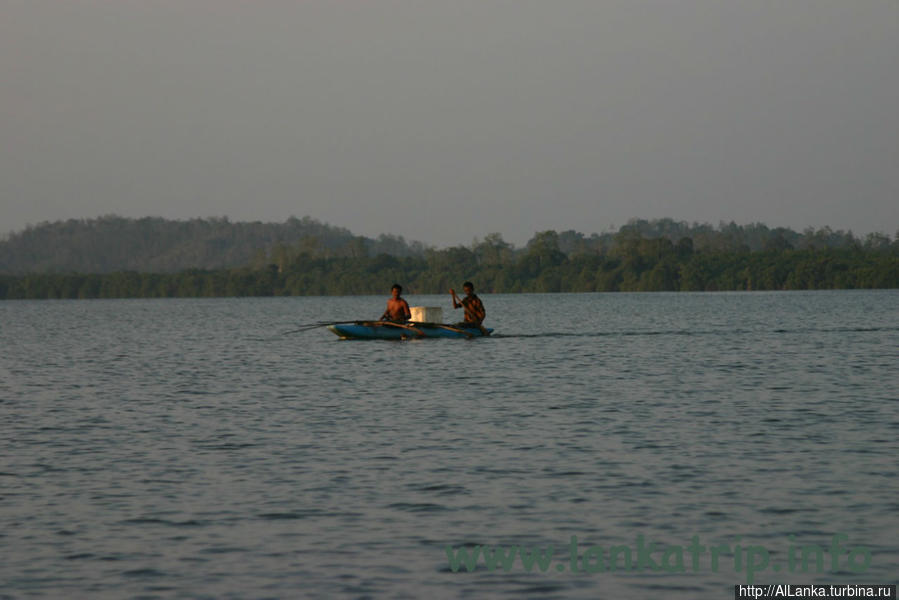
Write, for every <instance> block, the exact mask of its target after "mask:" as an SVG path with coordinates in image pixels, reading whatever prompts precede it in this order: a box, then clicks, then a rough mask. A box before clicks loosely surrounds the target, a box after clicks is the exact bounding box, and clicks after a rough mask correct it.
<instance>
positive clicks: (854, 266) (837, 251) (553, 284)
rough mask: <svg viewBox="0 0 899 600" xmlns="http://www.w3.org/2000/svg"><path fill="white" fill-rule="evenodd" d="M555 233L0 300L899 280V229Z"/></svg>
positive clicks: (93, 280)
mask: <svg viewBox="0 0 899 600" xmlns="http://www.w3.org/2000/svg"><path fill="white" fill-rule="evenodd" d="M563 239H564V236H563V235H562V234H559V233H557V232H555V231H544V232H541V233H538V234H537V235H535V236H534V238H533V239H532V240H531V241H530V242H529V243H528V246H527V248H525V249H522V250H520V251H516V250H515V249H514V248H513V247H512V246H511V244H508V243H506V242H505V241H503V239H502V238H501V237H500V236H499V235H498V234H492V235H490V236H488V237H487V238H486V239H484V240H482V241H478V242H476V243H474V244H472V245H471V246H470V247H463V246H458V247H453V248H447V249H443V250H435V249H426V250H424V251H423V252H422V253H421V255H416V256H406V257H399V256H391V255H388V254H380V255H377V256H368V255H363V254H360V255H359V256H324V255H321V254H316V253H314V252H310V251H309V250H308V249H305V248H303V247H302V245H300V246H294V247H290V246H284V245H278V246H275V247H273V248H272V250H271V252H269V253H268V254H266V255H265V256H264V259H263V260H261V261H260V262H259V264H257V265H255V266H248V267H241V268H234V269H218V270H199V269H192V270H186V271H182V272H179V273H173V274H163V273H138V272H117V273H110V274H31V275H26V276H18V277H15V276H2V277H0V298H7V299H14V298H130V297H176V296H177V297H211V296H288V295H350V294H386V293H388V290H389V288H390V285H391V284H392V283H394V282H399V283H401V284H402V285H403V286H404V287H405V288H406V292H407V293H408V294H433V293H444V292H446V290H447V289H448V288H449V287H459V286H460V285H461V283H462V282H463V281H465V280H469V279H470V280H472V281H473V282H475V285H476V287H477V289H478V291H479V292H495V293H515V292H595V291H599V292H614V291H715V290H810V289H811V290H814V289H854V288H899V239H897V240H895V241H892V240H890V239H889V237H886V240H885V241H884V240H883V239H879V238H878V239H871V240H867V241H866V242H864V243H855V244H852V245H846V246H841V247H827V246H826V245H823V246H822V247H820V248H817V247H807V248H800V249H797V248H793V247H792V244H791V243H790V242H789V241H788V240H786V239H780V240H779V241H777V242H776V243H768V244H766V245H765V247H764V248H763V249H760V250H757V251H752V250H750V249H749V247H747V246H746V245H740V246H739V247H737V248H732V247H731V248H723V249H711V248H708V247H707V248H705V249H703V250H699V249H697V248H696V244H695V241H694V240H693V239H692V238H690V237H682V238H680V239H678V240H677V241H676V242H672V241H671V240H670V239H669V238H668V237H665V236H662V237H655V238H649V237H644V236H642V235H640V234H639V233H638V232H637V231H635V230H633V229H625V230H622V231H619V233H618V234H616V235H615V236H614V239H613V243H612V244H610V246H609V247H608V249H600V250H587V251H577V250H574V251H570V252H569V253H566V252H564V251H563V249H562V242H563Z"/></svg>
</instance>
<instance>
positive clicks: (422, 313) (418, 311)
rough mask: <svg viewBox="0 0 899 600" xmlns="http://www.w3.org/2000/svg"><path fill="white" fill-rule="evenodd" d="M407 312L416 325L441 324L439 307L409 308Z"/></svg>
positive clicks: (441, 311)
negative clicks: (410, 314)
mask: <svg viewBox="0 0 899 600" xmlns="http://www.w3.org/2000/svg"><path fill="white" fill-rule="evenodd" d="M409 312H411V313H412V320H413V321H415V322H416V323H443V309H442V308H441V307H439V306H411V307H409Z"/></svg>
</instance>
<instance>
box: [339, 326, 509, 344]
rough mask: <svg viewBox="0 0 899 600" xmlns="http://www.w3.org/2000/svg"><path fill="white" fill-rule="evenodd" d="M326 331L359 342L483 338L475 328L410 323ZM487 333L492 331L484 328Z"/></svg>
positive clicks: (342, 327)
mask: <svg viewBox="0 0 899 600" xmlns="http://www.w3.org/2000/svg"><path fill="white" fill-rule="evenodd" d="M328 330H329V331H330V332H331V333H333V334H335V335H337V336H340V337H341V338H343V339H361V340H404V339H414V338H456V339H468V338H473V337H483V336H484V334H483V333H482V332H481V330H480V329H477V328H475V327H456V326H455V325H437V324H433V323H410V324H408V325H406V326H405V327H396V326H393V325H383V324H378V323H364V324H363V323H357V324H349V325H343V324H338V325H328ZM486 330H487V333H488V334H489V333H492V332H493V330H492V329H490V328H486Z"/></svg>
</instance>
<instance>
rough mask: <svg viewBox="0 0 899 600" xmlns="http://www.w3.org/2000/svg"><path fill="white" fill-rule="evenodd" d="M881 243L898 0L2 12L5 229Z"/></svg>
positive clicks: (892, 217)
mask: <svg viewBox="0 0 899 600" xmlns="http://www.w3.org/2000/svg"><path fill="white" fill-rule="evenodd" d="M111 212H114V213H118V214H122V215H126V216H145V215H160V216H164V217H170V218H187V217H195V216H220V215H227V216H229V217H231V218H232V219H235V220H262V221H282V220H284V219H286V218H287V217H288V216H290V215H296V216H300V217H301V216H304V215H309V216H312V217H314V218H317V219H321V220H324V221H327V222H330V223H332V224H334V225H340V226H344V227H348V228H350V229H352V230H353V231H354V232H356V233H360V234H365V235H370V236H371V235H377V234H379V233H382V232H391V233H396V234H401V235H404V236H406V237H407V238H410V239H420V240H423V241H425V242H430V243H435V244H438V245H445V244H452V243H468V242H470V241H471V239H472V238H473V237H474V236H483V235H485V234H487V233H489V232H492V231H499V232H501V233H502V234H503V235H504V236H505V237H506V239H507V240H510V241H513V242H516V243H518V244H520V243H523V242H524V241H525V240H527V239H528V238H529V237H530V236H531V234H532V233H533V232H534V231H535V230H542V229H559V230H562V229H576V230H579V231H583V232H585V233H590V232H593V231H603V230H606V229H608V228H609V226H610V225H615V226H620V225H622V224H623V223H624V222H626V221H627V219H629V218H631V217H643V218H656V217H665V216H669V217H673V218H675V219H684V220H688V221H693V220H698V221H710V222H712V223H717V222H718V221H719V220H726V221H730V220H734V221H736V222H738V223H746V222H752V221H763V222H765V223H768V224H769V225H786V226H791V227H794V228H803V227H805V226H815V227H818V226H823V225H831V226H833V227H835V228H845V229H848V228H851V229H852V230H854V231H855V232H856V233H865V232H869V231H872V230H880V231H885V232H888V233H894V232H895V231H896V229H897V227H899V0H739V1H738V0H709V1H702V0H665V1H663V0H656V1H640V0H619V1H601V0H594V1H583V2H581V1H564V0H562V1H549V0H539V1H528V0H511V1H496V0H471V1H466V0H439V1H437V0H433V1H411V0H410V1H394V0H389V1H387V0H366V1H364V2H363V1H358V2H350V1H346V0H319V1H308V0H294V1H290V2H287V1H265V0H260V1H250V0H246V1H241V2H238V1H236V0H192V1H191V0H140V1H137V0H103V1H87V0H84V1H81V0H0V231H3V232H5V231H8V230H11V229H20V228H22V227H23V226H25V225H26V224H27V223H36V222H39V221H42V220H55V219H60V218H69V217H76V218H77V217H93V216H98V215H100V214H106V213H111Z"/></svg>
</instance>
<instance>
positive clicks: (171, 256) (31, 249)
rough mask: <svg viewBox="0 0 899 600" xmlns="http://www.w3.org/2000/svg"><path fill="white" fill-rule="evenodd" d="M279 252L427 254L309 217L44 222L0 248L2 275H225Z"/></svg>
mask: <svg viewBox="0 0 899 600" xmlns="http://www.w3.org/2000/svg"><path fill="white" fill-rule="evenodd" d="M278 245H283V246H290V247H301V248H303V249H304V250H307V251H309V252H311V253H314V254H317V255H326V256H328V255H330V256H339V255H341V254H346V255H351V256H355V255H359V254H365V255H368V254H373V255H376V254H379V253H387V254H392V255H394V256H413V255H420V254H421V253H422V252H424V249H425V248H424V246H423V245H422V244H421V243H419V242H412V243H407V242H406V241H405V240H404V239H403V238H402V237H400V236H390V235H381V236H379V237H378V238H377V239H370V238H366V237H361V236H355V235H353V234H352V233H351V232H350V231H349V230H347V229H344V228H342V227H334V226H331V225H327V224H325V223H321V222H319V221H316V220H315V219H311V218H309V217H303V218H302V219H298V218H296V217H291V218H290V219H288V220H287V221H285V222H284V223H261V222H259V221H256V222H252V223H242V222H231V221H229V220H228V219H227V218H224V217H223V218H211V219H191V220H189V221H175V220H169V219H163V218H159V217H145V218H141V219H130V218H125V217H120V216H116V215H109V216H104V217H99V218H96V219H69V220H67V221H56V222H52V223H49V222H46V223H41V224H39V225H36V226H29V227H27V228H26V229H24V230H23V231H19V232H13V233H11V234H10V235H9V236H8V237H7V238H6V239H4V240H2V241H0V273H2V274H8V275H9V274H22V273H65V272H78V273H111V272H115V271H142V272H156V273H174V272H178V271H182V270H185V269H222V268H230V267H237V266H244V265H248V264H251V263H252V262H253V261H254V260H262V259H264V257H265V256H266V255H268V254H270V253H271V251H272V249H273V248H275V247H276V246H278Z"/></svg>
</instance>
